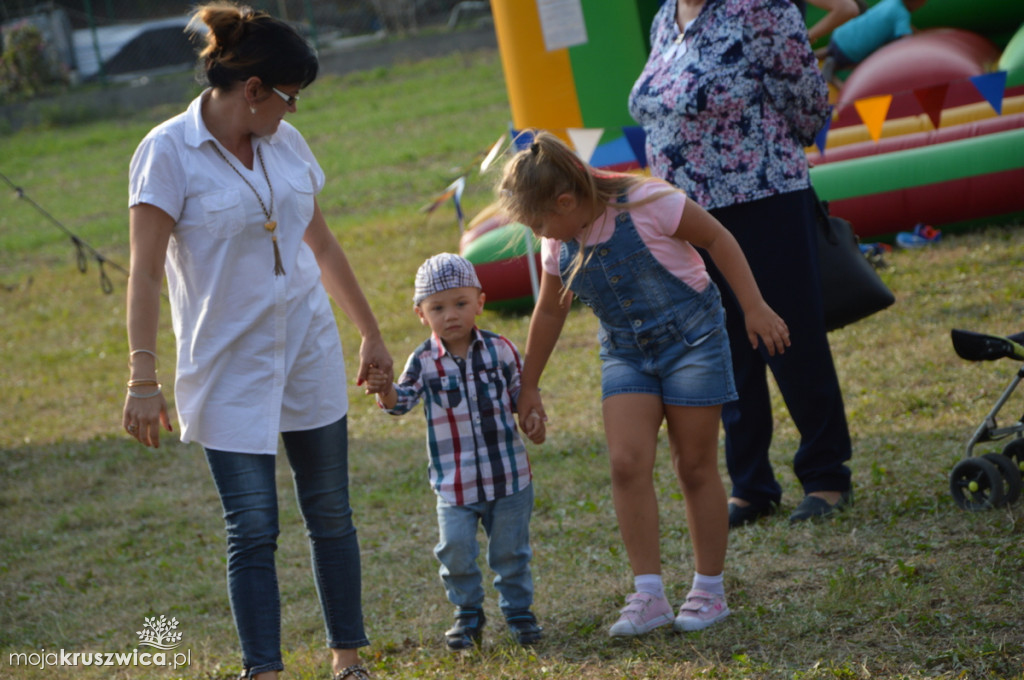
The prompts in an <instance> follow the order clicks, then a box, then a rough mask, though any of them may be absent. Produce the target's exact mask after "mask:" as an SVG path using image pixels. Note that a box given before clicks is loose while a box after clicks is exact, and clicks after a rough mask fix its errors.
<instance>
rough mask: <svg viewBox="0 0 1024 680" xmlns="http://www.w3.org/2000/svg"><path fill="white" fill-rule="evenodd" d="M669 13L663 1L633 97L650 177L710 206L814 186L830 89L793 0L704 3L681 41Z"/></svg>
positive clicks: (670, 1) (671, 0) (672, 8)
mask: <svg viewBox="0 0 1024 680" xmlns="http://www.w3.org/2000/svg"><path fill="white" fill-rule="evenodd" d="M675 17H676V0H667V1H666V2H665V3H664V4H663V5H662V7H661V9H660V10H659V11H658V13H657V15H656V16H655V18H654V23H653V24H652V26H651V54H650V57H649V58H648V61H647V65H646V66H645V67H644V70H643V73H641V74H640V77H639V78H638V79H637V81H636V83H635V84H634V85H633V90H632V92H630V95H629V110H630V113H631V114H632V115H633V118H635V119H636V121H637V122H638V123H640V124H641V125H642V126H643V127H644V132H645V133H646V136H647V161H648V163H649V164H650V168H651V172H652V174H654V175H655V176H657V177H661V178H663V179H666V180H668V181H669V182H672V183H673V184H675V185H676V186H678V187H680V188H682V189H683V190H684V191H686V192H687V194H689V195H690V196H691V197H692V198H693V199H694V200H696V201H697V202H698V203H700V204H701V205H703V206H704V207H705V208H709V209H714V208H722V207H725V206H730V205H734V204H737V203H748V202H750V201H755V200H758V199H762V198H766V197H768V196H773V195H776V194H783V193H787V192H791V191H798V190H800V189H805V188H807V187H808V186H810V179H809V177H808V174H807V169H808V168H807V158H806V156H805V154H804V147H805V146H808V145H810V144H812V143H813V142H814V137H815V135H816V134H817V132H818V130H820V129H821V127H822V126H823V125H824V123H825V120H826V118H827V116H828V113H829V107H828V87H827V85H826V84H825V81H824V79H823V78H822V77H821V73H820V71H819V70H818V66H817V62H816V60H815V57H814V53H813V52H812V51H811V46H810V43H809V42H808V38H807V28H806V26H805V25H804V22H803V21H802V19H801V16H800V12H799V10H798V9H797V8H796V6H795V5H794V4H793V2H792V0H707V2H706V3H705V5H704V7H703V8H702V9H701V12H700V14H699V15H698V16H697V18H696V19H695V20H694V21H693V23H692V24H690V25H689V27H688V28H687V30H686V32H685V35H683V34H681V33H680V31H679V27H678V25H677V23H676V19H675ZM683 42H685V49H682V48H683V46H682V45H680V44H679V43H683Z"/></svg>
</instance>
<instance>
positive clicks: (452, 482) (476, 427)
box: [388, 328, 531, 505]
mask: <svg viewBox="0 0 1024 680" xmlns="http://www.w3.org/2000/svg"><path fill="white" fill-rule="evenodd" d="M521 368H522V361H521V359H520V357H519V351H518V350H517V349H516V347H515V345H513V344H512V342H511V341H509V340H508V339H507V338H505V337H503V336H501V335H498V334H497V333H492V332H490V331H485V330H480V329H479V328H475V329H474V330H473V338H472V340H471V342H470V346H469V351H468V353H467V355H466V359H465V360H463V359H461V358H460V357H456V356H454V355H452V354H449V353H448V352H447V351H446V350H445V348H444V345H443V344H442V342H441V340H440V339H439V338H438V337H437V336H436V335H433V336H432V337H431V338H430V339H429V340H427V341H425V342H424V343H423V344H421V345H420V346H419V347H418V348H416V350H415V351H414V352H413V353H412V354H411V355H410V356H409V360H408V362H406V365H405V370H404V371H403V372H402V375H401V377H400V378H399V380H398V383H397V385H396V386H395V387H396V391H397V392H398V402H397V403H396V404H395V407H394V408H392V409H389V410H388V413H391V414H394V415H402V414H404V413H408V412H409V411H410V410H411V409H412V408H413V407H414V406H416V404H417V402H419V401H420V399H421V398H422V399H423V411H424V415H425V416H426V418H427V449H428V451H429V454H430V484H431V486H432V487H433V489H434V492H435V493H437V495H439V496H440V497H441V498H442V499H443V500H444V501H445V502H447V503H450V504H453V505H467V504H470V503H478V502H480V501H491V500H495V499H498V498H503V497H505V496H509V495H511V494H514V493H516V492H517V491H520V490H522V489H524V488H526V486H527V485H529V484H530V480H531V471H530V461H529V459H528V457H527V455H526V447H525V446H524V445H523V441H522V439H521V438H520V436H519V430H518V429H517V427H516V423H515V419H514V418H513V413H514V411H515V405H516V400H517V399H518V398H519V376H520V370H521Z"/></svg>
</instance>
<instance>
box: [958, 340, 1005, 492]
mask: <svg viewBox="0 0 1024 680" xmlns="http://www.w3.org/2000/svg"><path fill="white" fill-rule="evenodd" d="M951 337H952V341H953V348H954V349H955V350H956V353H957V354H958V355H959V356H960V357H961V358H963V359H967V360H968V361H993V360H996V359H1004V358H1009V359H1016V360H1018V361H1021V362H1024V346H1022V344H1021V343H1022V342H1024V333H1019V334H1016V335H1011V336H1007V337H1003V336H999V335H987V334H984V333H975V332H973V331H965V330H959V329H954V330H953V331H952V332H951ZM1021 381H1024V363H1022V364H1021V366H1020V367H1019V368H1018V369H1017V372H1016V374H1014V376H1013V378H1012V379H1011V380H1010V384H1009V385H1007V386H1006V389H1004V390H1003V392H1002V394H1000V395H999V398H998V399H997V400H996V403H995V404H994V405H993V406H992V410H990V411H989V412H988V414H987V415H986V416H985V419H984V420H983V421H982V423H981V425H980V426H979V427H978V429H977V430H975V432H974V435H973V436H972V437H971V439H970V440H969V441H968V442H967V447H966V458H965V459H964V460H961V461H960V462H959V463H957V464H956V465H955V466H954V467H953V470H952V472H950V475H949V490H950V493H951V494H952V496H953V500H954V501H955V502H956V504H957V505H958V506H960V507H961V508H963V509H964V510H972V511H978V510H987V509H989V508H998V507H1001V506H1004V505H1008V504H1010V503H1014V502H1016V500H1017V499H1018V498H1020V495H1021V488H1022V481H1021V475H1022V472H1024V416H1022V417H1021V418H1018V419H1017V421H1016V422H1014V423H1011V424H1009V425H1004V426H1002V427H1000V426H999V423H998V421H997V420H996V416H997V415H998V414H999V411H1000V410H1001V409H1002V408H1003V406H1005V405H1006V402H1007V401H1009V399H1010V396H1011V395H1012V394H1013V392H1014V390H1016V389H1017V386H1018V385H1019V384H1020V383H1021ZM1011 436H1012V437H1013V439H1012V440H1010V442H1009V443H1008V444H1006V446H1004V447H1003V450H1002V452H1001V453H996V452H991V453H984V454H981V455H979V456H975V455H974V447H975V446H977V445H978V444H982V443H986V442H993V441H998V440H1000V439H1005V438H1006V437H1011Z"/></svg>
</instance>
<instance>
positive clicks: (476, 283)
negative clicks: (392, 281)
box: [412, 253, 481, 305]
mask: <svg viewBox="0 0 1024 680" xmlns="http://www.w3.org/2000/svg"><path fill="white" fill-rule="evenodd" d="M467 287H469V288H480V287H481V286H480V279H479V278H477V275H476V269H474V268H473V264H472V263H471V262H470V261H469V260H467V259H466V258H464V257H462V256H460V255H455V254H453V253H440V254H438V255H434V256H433V257H428V258H427V259H426V261H425V262H424V263H423V264H421V265H420V268H419V269H418V270H417V271H416V290H415V292H414V293H413V296H412V302H413V304H416V305H418V304H419V303H421V302H423V300H424V299H425V298H427V297H428V296H430V295H433V294H434V293H440V292H441V291H443V290H449V289H451V288H467Z"/></svg>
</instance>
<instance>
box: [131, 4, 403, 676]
mask: <svg viewBox="0 0 1024 680" xmlns="http://www.w3.org/2000/svg"><path fill="white" fill-rule="evenodd" d="M201 24H205V27H206V28H207V29H208V31H207V38H206V40H207V45H206V48H205V49H204V50H203V52H202V53H201V54H200V57H201V58H202V59H203V60H204V64H205V72H206V77H207V80H208V81H209V84H210V87H209V88H208V89H207V90H205V91H204V92H203V93H202V94H200V95H199V97H197V98H196V99H195V100H194V101H193V102H192V103H191V104H190V105H189V107H188V109H187V110H186V111H185V112H183V113H181V114H179V115H177V116H175V117H174V118H171V119H170V120H168V121H165V122H164V123H161V124H160V125H158V126H157V127H155V128H154V129H153V130H152V131H151V132H150V133H149V134H148V135H146V137H145V138H144V139H143V140H142V142H141V143H140V144H139V147H138V149H137V150H136V152H135V155H134V156H133V158H132V161H131V167H130V206H131V207H130V221H129V224H130V232H131V276H130V279H129V286H128V341H129V346H130V363H131V377H130V379H129V382H128V396H127V398H126V400H125V407H124V415H123V424H124V427H125V429H126V430H127V431H128V433H129V434H131V435H132V436H134V437H136V438H137V439H138V440H139V441H140V442H141V443H143V444H145V445H147V446H152V447H157V446H159V431H160V427H161V426H163V427H164V429H166V430H167V431H171V424H170V418H169V416H168V413H167V404H166V401H165V400H164V396H163V394H162V393H161V389H160V385H159V383H158V382H157V378H156V354H155V351H154V350H155V347H156V334H157V326H158V323H157V318H158V313H159V309H160V299H159V296H160V290H161V285H162V279H163V277H164V275H166V278H167V287H168V291H169V295H170V300H171V317H172V323H173V327H174V334H175V338H176V340H177V366H176V369H177V370H176V379H175V397H176V405H177V410H178V418H179V422H180V425H181V440H182V441H183V442H192V441H195V442H198V443H199V444H200V445H202V446H203V448H204V450H205V452H206V457H207V461H208V462H209V465H210V469H211V472H212V474H213V478H214V482H215V484H216V486H217V489H218V491H219V493H220V496H221V501H222V503H223V506H224V517H225V523H226V527H227V539H228V546H227V552H228V567H227V571H228V591H229V595H230V599H231V606H232V612H233V614H234V618H235V625H236V627H237V629H238V635H239V640H240V643H241V647H242V664H243V667H244V669H245V672H244V674H243V677H248V678H260V679H264V680H265V679H267V678H277V673H278V671H280V670H282V669H283V668H284V665H283V663H282V661H281V651H280V638H281V634H280V599H279V594H278V587H277V577H276V573H275V568H274V552H275V550H276V537H277V533H278V521H277V498H276V492H275V483H274V463H275V454H276V453H277V448H278V436H279V435H280V437H281V439H282V440H283V442H284V448H285V451H286V452H287V455H288V459H289V462H290V464H291V467H292V470H293V474H294V476H295V482H296V494H297V496H298V499H299V505H300V508H301V510H302V514H303V517H304V520H305V522H306V527H307V529H308V533H309V536H310V543H311V546H312V554H313V571H314V575H315V579H316V584H317V590H318V594H319V597H320V602H321V608H322V610H323V613H324V619H325V626H326V629H327V644H328V646H329V647H330V648H331V650H332V654H333V658H332V665H333V672H334V678H335V680H363V679H365V678H368V677H369V676H368V675H367V672H366V669H365V668H363V667H362V666H361V665H359V655H358V648H359V647H361V646H365V645H367V644H369V642H368V640H367V639H366V635H365V632H364V630H363V622H362V613H361V605H360V599H361V594H360V564H359V547H358V543H357V540H356V531H355V527H354V526H353V524H352V519H351V509H350V507H349V502H348V444H347V435H346V413H347V411H348V399H347V392H346V385H345V366H344V361H343V356H342V349H341V342H340V340H339V335H338V329H337V325H336V323H335V319H334V314H333V311H332V309H331V306H330V301H329V300H328V294H329V295H330V297H331V298H333V299H334V301H335V303H337V304H338V306H340V307H341V309H342V310H343V311H344V312H345V314H346V315H347V316H348V318H349V319H350V320H351V321H352V322H353V323H354V324H355V325H356V326H357V328H358V329H359V332H360V334H361V336H362V343H361V346H360V350H359V372H358V374H357V377H356V381H357V383H362V381H363V380H364V378H365V377H366V373H367V371H368V369H369V367H370V366H378V367H380V368H382V369H383V370H385V371H386V372H388V373H389V374H390V373H391V372H392V359H391V356H390V354H389V353H388V351H387V348H386V347H385V345H384V342H383V340H382V338H381V335H380V331H379V328H378V326H377V321H376V318H375V317H374V315H373V312H372V310H371V309H370V306H369V304H368V303H367V301H366V298H365V297H364V296H363V293H362V291H361V289H360V287H359V284H358V282H357V281H356V278H355V275H354V273H353V270H352V268H351V266H350V265H349V262H348V260H347V259H346V256H345V253H344V251H343V250H342V248H341V246H340V244H339V243H338V241H337V239H336V238H335V237H334V235H333V234H332V233H331V231H330V230H329V228H328V227H327V223H326V221H325V220H324V217H323V215H322V213H321V212H320V208H319V206H318V204H317V200H316V194H317V193H318V192H319V191H320V190H321V189H322V188H323V186H324V174H323V171H322V170H321V169H320V166H319V164H318V163H317V161H316V159H315V158H314V156H313V153H312V152H311V151H310V149H309V146H308V145H307V144H306V142H305V140H304V139H303V138H302V135H301V134H299V132H298V131H297V130H296V129H295V128H294V127H292V126H291V125H290V124H289V123H287V122H285V121H284V120H283V118H284V115H285V114H286V113H289V112H292V111H294V110H295V107H296V102H297V100H298V99H299V96H298V93H299V91H300V90H301V89H302V88H304V87H305V86H307V85H309V84H310V83H311V82H312V81H313V80H314V79H315V78H316V75H317V70H318V63H317V58H316V54H315V52H314V51H313V50H312V48H311V47H310V46H309V45H308V44H307V43H306V42H305V41H304V40H303V39H302V38H301V36H299V35H298V33H296V32H295V30H294V29H292V28H291V27H290V26H288V25H287V24H285V23H284V22H281V21H278V20H276V19H273V18H271V17H270V16H269V15H267V14H264V13H262V12H253V11H252V10H251V9H248V8H244V7H238V6H233V5H230V4H227V3H223V2H214V3H210V4H208V5H205V6H201V7H199V8H198V9H197V10H196V12H195V14H194V15H193V19H192V24H190V26H191V27H192V28H193V29H195V28H199V27H200V25H201Z"/></svg>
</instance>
